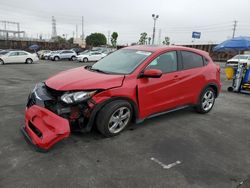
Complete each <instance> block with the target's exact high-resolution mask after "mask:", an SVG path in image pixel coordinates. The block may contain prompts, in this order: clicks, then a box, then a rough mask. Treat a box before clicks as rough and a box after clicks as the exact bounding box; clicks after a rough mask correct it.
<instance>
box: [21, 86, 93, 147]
mask: <svg viewBox="0 0 250 188" xmlns="http://www.w3.org/2000/svg"><path fill="white" fill-rule="evenodd" d="M64 93H65V92H64V91H57V90H54V89H52V88H49V87H47V86H46V85H45V84H44V83H39V84H37V85H36V87H35V89H34V90H33V91H32V92H31V93H30V95H29V98H28V101H27V105H26V111H25V125H24V127H22V129H21V130H22V133H23V134H24V136H25V138H26V140H28V141H29V142H30V143H31V144H32V145H33V146H35V148H36V149H38V150H40V151H47V150H48V149H50V148H51V147H52V146H53V145H54V144H56V143H57V142H59V141H60V140H62V139H64V138H67V137H68V136H69V135H70V132H71V131H79V130H80V131H82V132H87V131H90V129H91V127H90V126H89V119H90V115H91V111H92V108H93V107H94V104H93V103H91V101H90V100H88V101H85V102H81V103H78V104H65V103H64V102H63V101H61V96H62V95H63V94H64Z"/></svg>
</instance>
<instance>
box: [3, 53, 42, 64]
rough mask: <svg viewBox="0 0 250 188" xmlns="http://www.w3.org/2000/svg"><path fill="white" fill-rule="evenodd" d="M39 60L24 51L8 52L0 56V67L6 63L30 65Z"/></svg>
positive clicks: (34, 55)
mask: <svg viewBox="0 0 250 188" xmlns="http://www.w3.org/2000/svg"><path fill="white" fill-rule="evenodd" d="M38 60H39V59H38V57H37V54H31V53H29V52H26V51H21V50H20V51H9V52H8V53H6V54H4V55H1V56H0V65H3V64H6V63H27V64H31V63H34V62H37V61H38Z"/></svg>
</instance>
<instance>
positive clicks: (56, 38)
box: [52, 36, 66, 44]
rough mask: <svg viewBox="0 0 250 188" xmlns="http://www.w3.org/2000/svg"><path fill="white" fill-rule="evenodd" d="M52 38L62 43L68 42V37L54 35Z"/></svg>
mask: <svg viewBox="0 0 250 188" xmlns="http://www.w3.org/2000/svg"><path fill="white" fill-rule="evenodd" d="M52 40H53V41H55V42H58V43H60V44H63V43H66V39H65V38H63V37H61V36H56V37H53V38H52Z"/></svg>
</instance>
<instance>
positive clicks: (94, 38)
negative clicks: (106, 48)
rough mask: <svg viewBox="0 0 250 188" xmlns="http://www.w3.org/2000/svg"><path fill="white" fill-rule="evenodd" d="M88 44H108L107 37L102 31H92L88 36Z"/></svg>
mask: <svg viewBox="0 0 250 188" xmlns="http://www.w3.org/2000/svg"><path fill="white" fill-rule="evenodd" d="M86 44H87V45H88V46H100V45H105V44H107V38H106V37H105V35H104V34H102V33H91V34H90V35H89V36H87V37H86Z"/></svg>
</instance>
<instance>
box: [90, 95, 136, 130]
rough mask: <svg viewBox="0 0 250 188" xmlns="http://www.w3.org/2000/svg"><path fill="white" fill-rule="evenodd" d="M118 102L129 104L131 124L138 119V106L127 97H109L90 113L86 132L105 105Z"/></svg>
mask: <svg viewBox="0 0 250 188" xmlns="http://www.w3.org/2000/svg"><path fill="white" fill-rule="evenodd" d="M119 100H123V101H127V102H129V104H130V105H131V106H132V110H133V116H132V122H135V121H136V119H137V118H138V115H139V109H138V106H137V104H136V103H135V102H134V101H133V100H132V99H130V98H128V97H111V98H109V99H107V100H105V101H104V102H102V103H100V104H97V105H96V106H95V107H94V109H93V111H92V113H91V116H90V118H89V122H88V124H87V130H88V131H90V130H91V128H92V127H93V125H94V123H95V121H96V117H97V115H98V113H99V112H100V110H101V109H102V108H103V107H104V106H106V105H107V104H109V103H111V102H113V101H119Z"/></svg>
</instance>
